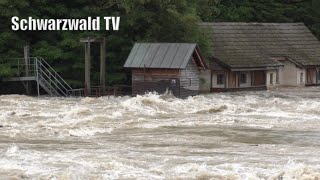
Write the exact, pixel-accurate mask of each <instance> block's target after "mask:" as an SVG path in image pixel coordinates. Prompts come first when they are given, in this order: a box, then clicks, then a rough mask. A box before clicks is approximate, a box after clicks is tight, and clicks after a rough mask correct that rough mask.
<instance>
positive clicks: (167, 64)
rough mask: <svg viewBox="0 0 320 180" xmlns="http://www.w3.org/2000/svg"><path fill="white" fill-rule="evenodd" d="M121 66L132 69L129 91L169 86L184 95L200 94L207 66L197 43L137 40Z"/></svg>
mask: <svg viewBox="0 0 320 180" xmlns="http://www.w3.org/2000/svg"><path fill="white" fill-rule="evenodd" d="M124 67H125V68H130V69H131V70H132V95H137V94H144V93H146V92H152V91H156V92H158V93H164V92H165V91H167V90H169V91H171V92H172V93H173V95H175V96H176V97H180V98H185V97H188V96H192V95H198V94H199V90H200V79H199V74H200V72H201V71H203V70H205V69H206V67H207V66H206V63H205V60H204V58H203V56H202V54H201V52H200V49H199V47H198V46H197V44H192V43H136V44H135V45H134V46H133V48H132V50H131V53H130V55H129V57H128V59H127V60H126V62H125V64H124Z"/></svg>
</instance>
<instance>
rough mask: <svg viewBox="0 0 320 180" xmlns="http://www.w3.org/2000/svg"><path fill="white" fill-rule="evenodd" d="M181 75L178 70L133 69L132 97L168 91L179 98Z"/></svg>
mask: <svg viewBox="0 0 320 180" xmlns="http://www.w3.org/2000/svg"><path fill="white" fill-rule="evenodd" d="M179 74H180V73H179V70H177V69H132V95H134V96H135V95H137V94H145V93H146V92H153V91H155V92H158V93H160V94H161V93H164V92H165V91H166V90H167V89H168V90H170V91H172V93H173V95H175V96H179V89H180V88H179V84H180V82H179ZM173 82H175V83H173Z"/></svg>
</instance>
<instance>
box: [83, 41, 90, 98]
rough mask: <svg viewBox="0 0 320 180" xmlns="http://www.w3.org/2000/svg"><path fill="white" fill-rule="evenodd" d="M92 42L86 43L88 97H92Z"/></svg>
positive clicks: (86, 85)
mask: <svg viewBox="0 0 320 180" xmlns="http://www.w3.org/2000/svg"><path fill="white" fill-rule="evenodd" d="M90 49H91V47H90V42H86V43H85V77H84V78H85V87H86V90H87V95H91V81H90V74H91V54H90Z"/></svg>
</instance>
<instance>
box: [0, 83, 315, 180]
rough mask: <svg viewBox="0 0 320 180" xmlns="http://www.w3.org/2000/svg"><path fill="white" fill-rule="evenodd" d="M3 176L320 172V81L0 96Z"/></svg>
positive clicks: (297, 175) (304, 175) (301, 175)
mask: <svg viewBox="0 0 320 180" xmlns="http://www.w3.org/2000/svg"><path fill="white" fill-rule="evenodd" d="M0 127H1V128H0V151H1V154H0V179H7V178H17V179H24V178H25V179H275V180H281V179H299V180H300V179H320V88H301V89H300V88H296V89H278V90H274V91H261V92H241V93H220V94H210V95H201V96H196V97H190V98H188V99H184V100H182V99H176V98H174V97H171V96H170V95H156V94H147V95H144V96H137V97H102V98H79V99H77V98H46V97H42V98H36V97H27V96H21V95H9V96H0Z"/></svg>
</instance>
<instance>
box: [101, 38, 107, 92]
mask: <svg viewBox="0 0 320 180" xmlns="http://www.w3.org/2000/svg"><path fill="white" fill-rule="evenodd" d="M100 86H102V92H103V93H105V92H106V39H105V38H103V40H102V42H101V43H100Z"/></svg>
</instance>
